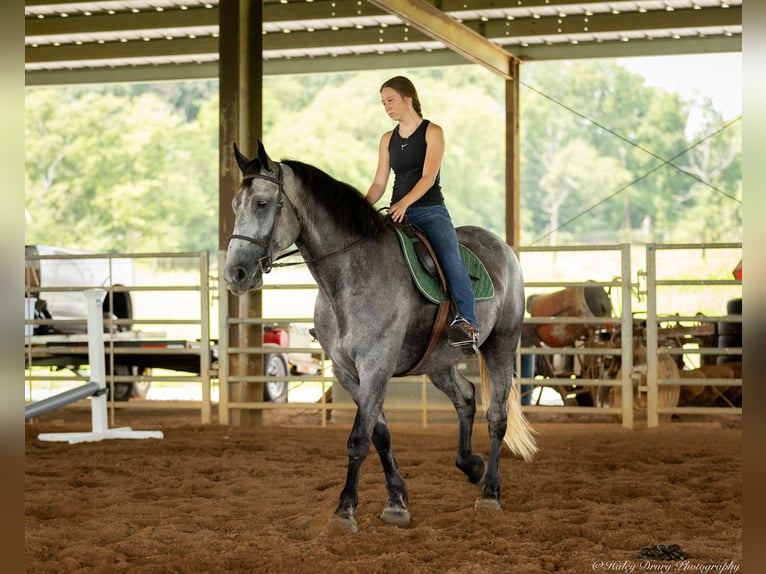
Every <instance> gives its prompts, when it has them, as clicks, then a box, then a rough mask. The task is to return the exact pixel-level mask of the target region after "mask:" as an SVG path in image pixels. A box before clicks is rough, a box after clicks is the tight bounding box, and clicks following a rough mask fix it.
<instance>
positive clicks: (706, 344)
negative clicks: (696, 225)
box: [522, 286, 741, 412]
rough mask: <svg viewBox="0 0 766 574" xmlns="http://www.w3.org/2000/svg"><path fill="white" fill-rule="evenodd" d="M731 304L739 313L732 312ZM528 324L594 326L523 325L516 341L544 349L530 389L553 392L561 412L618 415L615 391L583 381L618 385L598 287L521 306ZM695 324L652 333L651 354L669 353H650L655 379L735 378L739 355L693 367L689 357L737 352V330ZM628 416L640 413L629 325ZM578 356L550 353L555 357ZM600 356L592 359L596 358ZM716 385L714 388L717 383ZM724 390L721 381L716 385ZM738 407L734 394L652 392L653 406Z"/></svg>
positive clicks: (677, 389) (639, 351)
mask: <svg viewBox="0 0 766 574" xmlns="http://www.w3.org/2000/svg"><path fill="white" fill-rule="evenodd" d="M737 302H738V304H739V307H738V308H737ZM527 310H528V311H529V314H530V315H531V316H532V317H551V318H553V317H584V318H591V319H599V318H602V317H603V319H604V320H603V322H598V321H592V322H590V323H588V324H583V323H579V324H578V323H561V322H559V323H554V322H551V323H539V322H536V323H534V324H526V325H525V327H524V335H523V337H522V340H523V341H524V343H523V345H524V346H525V347H537V348H541V349H542V348H547V349H549V350H548V351H547V352H542V353H540V354H535V355H534V358H535V361H534V376H535V378H536V380H535V384H536V385H542V386H547V387H551V388H553V389H555V390H556V391H557V392H558V393H559V395H560V396H561V399H562V401H563V403H564V405H567V406H597V407H598V406H603V407H620V406H621V405H622V388H621V387H620V386H619V385H615V386H603V385H593V384H590V385H589V384H588V381H608V380H615V381H618V380H620V379H621V378H622V371H621V368H622V364H621V363H622V361H621V356H620V354H619V353H618V352H616V350H619V349H620V348H621V345H622V325H621V322H620V320H619V319H617V318H613V317H612V305H611V302H610V298H609V295H608V293H607V292H606V291H605V290H604V288H603V287H597V286H585V287H569V288H566V289H563V290H560V291H556V292H553V293H548V294H544V295H532V296H530V297H529V298H528V300H527ZM727 312H728V313H729V314H740V313H741V299H738V300H732V301H729V303H728V304H727ZM698 318H699V321H692V322H690V321H684V322H682V321H675V322H671V321H664V322H663V323H661V324H660V325H658V329H657V347H658V348H660V349H671V351H667V352H661V353H657V378H658V379H665V380H668V379H680V378H690V379H695V378H699V379H705V378H716V379H726V378H738V377H741V355H740V356H738V355H718V356H716V355H715V354H703V353H701V352H700V351H697V353H698V354H699V359H698V360H697V361H696V362H697V363H698V365H694V364H692V363H691V362H690V357H691V356H692V355H695V350H697V349H700V350H701V349H705V348H708V349H709V348H715V347H740V346H741V325H740V324H739V323H736V322H728V321H726V322H717V323H715V322H711V321H710V320H709V319H708V320H706V318H705V317H704V316H702V315H699V316H698ZM632 323H633V329H632V333H633V365H632V369H631V380H632V382H633V406H634V411H637V412H645V410H646V408H647V393H646V390H647V368H648V360H647V323H646V320H645V319H640V318H636V317H634V318H633V322H632ZM567 347H569V348H572V347H573V348H575V349H582V350H583V351H582V353H580V352H577V351H576V352H574V353H573V352H562V353H556V352H555V349H562V350H563V349H564V348H567ZM599 350H601V351H604V352H603V353H599V352H598V351H599ZM719 382H720V381H719ZM724 382H725V381H724ZM679 405H680V406H687V405H688V406H718V405H721V406H741V386H731V387H729V386H727V385H725V384H723V385H694V384H690V385H672V384H671V385H660V386H659V388H658V406H659V407H675V406H679Z"/></svg>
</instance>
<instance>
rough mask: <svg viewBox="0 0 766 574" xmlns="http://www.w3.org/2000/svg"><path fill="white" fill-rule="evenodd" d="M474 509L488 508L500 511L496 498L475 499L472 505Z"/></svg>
mask: <svg viewBox="0 0 766 574" xmlns="http://www.w3.org/2000/svg"><path fill="white" fill-rule="evenodd" d="M473 507H474V508H475V509H477V510H478V509H480V508H489V509H490V510H502V509H501V508H500V501H499V500H497V499H496V498H477V499H476V502H474V503H473Z"/></svg>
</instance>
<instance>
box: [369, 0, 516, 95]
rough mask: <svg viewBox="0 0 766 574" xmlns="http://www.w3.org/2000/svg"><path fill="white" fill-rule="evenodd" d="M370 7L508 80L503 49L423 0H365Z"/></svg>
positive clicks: (506, 58) (509, 56)
mask: <svg viewBox="0 0 766 574" xmlns="http://www.w3.org/2000/svg"><path fill="white" fill-rule="evenodd" d="M368 2H369V3H370V4H373V5H375V6H377V7H378V8H381V9H383V10H385V11H386V12H390V13H391V14H396V15H397V16H399V17H400V18H401V19H402V20H404V21H406V22H409V23H410V24H412V25H413V26H414V27H415V28H417V29H419V30H420V31H421V32H423V33H424V34H426V35H427V36H430V37H432V38H433V39H435V40H439V41H440V42H443V43H444V44H445V45H446V46H447V47H448V48H450V49H452V50H453V51H455V52H457V53H458V54H462V55H463V56H465V57H466V58H468V59H469V60H471V61H472V62H475V63H477V64H481V65H482V66H484V67H485V68H488V69H490V70H492V71H493V72H495V73H496V74H499V75H500V76H502V77H503V78H505V79H506V80H509V79H511V66H510V62H511V59H513V55H511V54H509V53H508V52H506V51H505V50H503V49H502V48H501V47H500V46H498V45H497V44H494V43H493V42H491V41H489V40H488V39H487V38H486V37H485V36H482V35H481V34H479V33H478V32H476V31H474V30H472V29H471V28H469V27H467V26H465V25H464V24H461V23H460V22H458V21H457V20H455V19H454V18H452V17H451V16H449V15H447V14H445V13H444V12H442V11H441V10H439V9H438V8H436V7H434V6H433V5H431V4H429V3H428V2H425V1H424V0H368Z"/></svg>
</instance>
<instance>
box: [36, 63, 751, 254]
mask: <svg viewBox="0 0 766 574" xmlns="http://www.w3.org/2000/svg"><path fill="white" fill-rule="evenodd" d="M399 73H405V74H406V75H408V76H409V77H411V78H412V79H413V81H414V82H415V85H416V86H417V88H418V91H419V95H420V99H421V101H422V105H423V112H424V116H425V117H426V118H428V119H431V120H432V121H434V122H436V123H439V124H440V125H442V127H443V128H444V130H445V135H446V141H447V147H446V152H445V157H444V161H443V163H442V172H441V181H442V187H443V189H444V193H445V196H446V198H447V203H448V206H449V208H450V211H451V213H452V216H453V219H454V221H455V223H456V225H467V224H470V225H480V226H483V227H486V228H489V229H491V230H493V231H495V232H496V233H498V234H499V235H501V236H504V234H505V229H504V226H505V221H504V213H505V206H504V201H505V147H504V146H505V133H504V130H505V109H504V90H505V86H504V82H503V81H502V80H500V79H499V78H497V77H496V76H494V75H492V74H491V73H489V72H487V71H485V70H483V69H481V68H479V67H477V66H458V67H447V68H432V69H414V70H405V71H402V70H391V71H374V72H372V71H366V72H358V73H353V74H351V73H349V74H313V75H303V76H269V77H266V78H264V82H263V102H262V105H263V118H264V121H263V140H264V142H265V144H266V146H267V148H268V150H269V153H270V154H271V155H272V157H275V158H293V159H299V160H301V161H304V162H307V163H311V164H314V165H316V166H317V167H320V168H322V169H324V170H325V171H327V172H328V173H330V174H331V175H333V176H334V177H336V178H337V179H340V180H343V181H346V182H348V183H350V184H352V185H354V186H355V187H357V188H358V189H359V190H360V191H361V192H365V191H366V190H367V187H368V186H369V184H370V181H371V179H372V177H373V175H374V172H375V166H376V162H377V146H378V141H379V138H380V135H381V134H382V133H383V132H384V131H386V130H388V129H390V128H391V127H392V126H393V124H392V122H391V120H390V119H389V118H388V117H387V116H386V115H385V114H384V112H383V109H382V106H381V103H380V97H379V94H378V89H379V87H380V84H381V83H382V82H383V81H384V80H385V79H387V78H388V77H390V76H391V75H394V74H399ZM521 82H522V85H521V104H520V107H521V110H520V114H521V115H520V125H521V208H522V213H521V223H522V229H521V237H522V244H523V245H532V244H538V245H541V244H544V245H548V244H594V243H622V242H633V243H641V242H648V241H655V242H670V241H683V242H701V241H740V240H741V227H742V203H741V198H742V175H741V171H742V168H741V155H742V154H741V119H736V118H734V119H733V118H723V117H721V115H720V113H719V112H717V111H716V110H715V108H714V107H713V105H712V103H711V102H710V101H694V102H691V101H685V100H684V99H683V98H681V97H680V96H679V95H678V94H675V93H669V92H667V91H665V90H663V89H660V88H656V87H649V86H646V85H645V83H644V79H643V77H642V76H640V75H637V74H633V73H631V72H629V71H627V70H626V69H624V68H622V67H621V66H619V65H617V64H615V63H614V62H612V61H608V60H593V61H578V62H555V63H535V64H524V65H523V66H522V76H521ZM25 113H26V144H25V145H26V213H27V225H26V238H25V239H26V242H27V243H44V244H52V245H60V246H66V247H73V248H81V249H88V250H97V251H101V250H104V251H120V252H145V251H196V250H208V251H211V252H213V251H215V249H216V247H217V243H218V240H217V233H218V231H217V227H218V145H219V142H218V94H217V82H215V81H195V82H167V83H161V84H121V85H102V86H95V87H94V86H69V87H57V88H28V89H27V95H26V112H25ZM692 113H694V114H695V117H696V120H695V121H694V122H690V121H689V116H690V114H692ZM231 143H232V142H221V145H223V146H225V147H226V148H230V147H231ZM231 161H232V162H233V161H234V159H233V157H232V159H231ZM391 181H392V180H391ZM389 199H390V192H389V193H388V194H386V196H384V199H383V200H382V202H381V203H382V204H385V203H387V202H388V200H389ZM222 209H228V206H222Z"/></svg>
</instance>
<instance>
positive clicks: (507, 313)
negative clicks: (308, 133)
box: [224, 142, 537, 532]
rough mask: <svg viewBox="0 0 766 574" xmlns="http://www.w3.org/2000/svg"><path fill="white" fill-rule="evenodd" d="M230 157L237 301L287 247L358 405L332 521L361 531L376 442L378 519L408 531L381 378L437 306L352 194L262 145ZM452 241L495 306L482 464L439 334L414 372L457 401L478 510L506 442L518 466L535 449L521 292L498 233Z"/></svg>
mask: <svg viewBox="0 0 766 574" xmlns="http://www.w3.org/2000/svg"><path fill="white" fill-rule="evenodd" d="M234 152H235V156H236V160H237V164H238V165H239V168H240V169H241V170H242V174H243V179H242V183H241V186H240V189H239V192H238V193H237V194H236V196H235V197H234V201H233V202H232V205H233V208H234V213H235V216H236V220H235V226H234V234H233V235H232V236H231V238H230V239H229V247H228V254H227V259H226V268H225V271H224V279H225V281H226V282H227V283H228V285H229V289H230V290H231V292H232V293H234V294H235V295H241V294H242V293H245V292H246V291H248V290H250V289H258V288H260V287H261V286H262V285H263V273H266V272H268V271H269V270H270V269H271V266H272V260H273V259H274V258H275V257H277V256H278V254H279V253H280V252H281V251H283V250H285V249H287V248H288V247H290V246H291V245H292V244H295V246H296V247H297V248H298V250H299V251H300V252H301V254H302V255H303V258H304V260H305V262H306V265H307V266H308V268H309V270H310V271H311V274H312V275H313V277H314V279H315V280H316V282H317V285H318V287H319V294H318V296H317V300H316V307H315V310H314V326H315V332H316V338H317V340H318V341H319V343H320V345H321V346H322V348H323V349H324V351H325V352H326V353H327V355H328V356H329V357H330V358H331V359H332V361H333V367H334V372H335V376H336V377H337V379H338V382H339V383H340V384H341V385H342V386H343V388H344V389H346V391H348V393H349V394H350V395H351V397H352V398H353V400H354V402H355V403H356V405H357V412H356V417H355V419H354V426H353V428H352V430H351V434H350V436H349V439H348V444H347V449H348V470H347V474H346V483H345V486H344V487H343V491H342V492H341V494H340V501H339V503H338V507H337V509H336V510H335V514H334V517H333V519H332V521H333V522H338V523H340V524H341V525H343V526H344V527H347V528H349V529H350V530H352V531H354V532H356V531H357V528H358V527H357V522H356V518H355V514H356V509H357V506H358V503H359V497H358V489H359V474H360V471H361V467H362V463H363V462H364V460H365V459H366V458H367V455H368V453H369V450H370V441H372V444H373V445H374V446H375V448H376V450H377V452H378V455H379V456H380V460H381V462H382V464H383V471H384V473H385V478H386V487H387V490H388V499H387V501H386V505H385V508H384V510H383V513H382V515H381V519H382V520H383V521H384V522H386V523H389V524H394V525H397V526H404V525H407V524H409V521H410V513H409V510H408V509H407V502H408V500H407V489H406V486H405V483H404V478H403V477H402V474H401V473H400V471H399V467H398V464H397V462H396V457H395V456H394V451H393V449H392V446H391V436H390V434H389V429H388V425H387V423H386V419H385V416H384V414H383V400H384V398H385V395H386V385H387V384H388V381H389V379H390V378H391V377H392V376H395V375H396V374H398V373H404V372H406V371H408V370H409V369H411V368H412V367H413V366H414V365H416V364H417V362H418V361H419V359H420V358H421V356H422V354H423V352H424V349H425V347H426V344H427V341H428V339H429V335H430V333H431V330H432V327H433V324H434V320H435V317H436V310H437V306H436V305H434V304H433V303H430V302H428V301H427V300H426V298H425V297H424V296H423V295H421V294H420V293H419V291H418V290H417V289H416V287H415V285H414V283H413V281H412V279H411V277H410V274H409V271H408V269H407V266H406V263H405V261H404V258H403V256H402V253H401V249H400V246H399V243H398V240H397V238H396V236H395V234H394V232H393V231H392V229H391V226H390V224H389V223H388V222H387V218H386V217H385V216H383V215H381V214H380V213H379V212H378V211H376V210H375V209H374V208H373V207H372V206H370V205H369V204H368V202H367V201H366V200H365V198H364V197H363V196H362V194H361V193H360V192H359V191H358V190H356V189H354V188H353V187H351V186H349V185H347V184H345V183H342V182H339V181H337V180H335V179H333V178H332V177H330V176H329V175H328V174H326V173H325V172H323V171H321V170H319V169H317V168H315V167H312V166H310V165H306V164H304V163H301V162H298V161H293V160H283V161H282V162H274V161H273V160H271V158H269V156H268V155H267V153H266V150H265V148H264V146H263V144H262V143H261V142H258V157H256V158H254V159H252V160H249V159H247V158H246V157H245V156H244V155H242V154H241V153H240V151H239V150H238V149H237V147H236V145H235V146H234ZM458 237H459V239H460V241H461V243H463V244H465V245H466V246H467V247H468V248H470V249H471V251H473V252H474V253H475V254H476V255H477V256H478V257H479V259H481V261H482V262H483V263H484V265H485V267H486V268H487V271H488V272H489V275H490V277H491V278H492V282H493V283H494V288H495V296H494V298H493V299H490V300H487V301H482V302H479V303H477V312H478V315H479V320H480V322H481V340H480V341H479V344H478V345H479V351H480V354H479V359H480V360H479V364H480V373H481V382H482V399H483V402H487V403H488V405H487V407H486V409H485V410H486V417H487V421H488V426H489V436H490V452H489V462H488V463H487V464H486V465H485V463H484V461H483V460H482V458H481V457H480V456H479V455H477V454H475V453H474V452H473V449H472V446H471V442H472V440H471V439H472V431H473V422H474V415H475V412H476V402H475V399H474V394H475V388H474V385H473V383H472V382H470V381H469V380H468V379H466V378H465V377H463V376H462V375H461V374H460V373H459V372H458V370H457V368H456V364H457V363H458V362H459V361H460V360H461V359H463V358H464V355H463V353H462V352H461V351H460V350H459V349H455V348H453V347H450V346H449V345H448V343H447V341H446V337H444V336H443V337H442V339H441V340H440V341H439V342H438V344H437V345H436V346H435V348H434V350H433V352H432V353H431V355H430V356H429V357H428V359H427V360H426V361H425V363H424V364H423V365H422V367H421V368H420V369H418V370H417V371H416V373H421V374H422V373H425V374H427V375H428V377H429V378H430V380H431V382H433V384H434V385H435V386H436V387H437V388H438V389H440V390H441V391H442V392H444V393H445V394H446V395H447V396H448V397H449V398H450V400H451V401H452V403H453V404H454V405H455V410H456V411H457V415H458V420H459V437H458V451H457V458H456V461H455V464H456V465H457V467H458V468H459V469H460V470H461V471H463V473H465V475H466V477H467V478H468V480H470V481H471V482H472V483H474V484H480V485H481V496H480V498H479V499H477V500H476V503H475V506H476V507H477V508H479V507H488V508H496V509H499V508H500V474H499V470H498V462H499V459H500V449H501V446H502V443H503V441H504V440H505V442H506V443H507V444H508V446H509V447H510V448H511V450H512V451H513V452H514V453H516V454H517V455H519V456H521V457H523V458H524V459H525V460H531V459H532V457H533V456H534V454H535V452H536V450H537V447H536V445H535V441H534V438H533V437H532V430H531V428H530V427H529V425H528V423H527V421H526V419H525V418H524V415H523V413H522V412H521V407H520V403H519V400H518V389H516V388H515V386H514V385H512V381H513V365H514V353H515V349H516V346H517V343H518V341H519V336H520V330H521V324H522V318H523V313H524V287H523V282H522V275H521V269H520V267H519V263H518V261H517V259H516V256H515V255H514V253H513V251H512V250H511V249H510V248H509V247H508V245H507V244H506V243H505V242H504V241H502V240H501V239H500V238H499V237H497V236H496V235H494V234H492V233H490V232H488V231H486V230H483V229H480V228H478V227H461V228H459V229H458ZM512 387H514V388H513V396H510V395H511V394H512V393H511V389H512ZM509 406H510V414H509Z"/></svg>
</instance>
